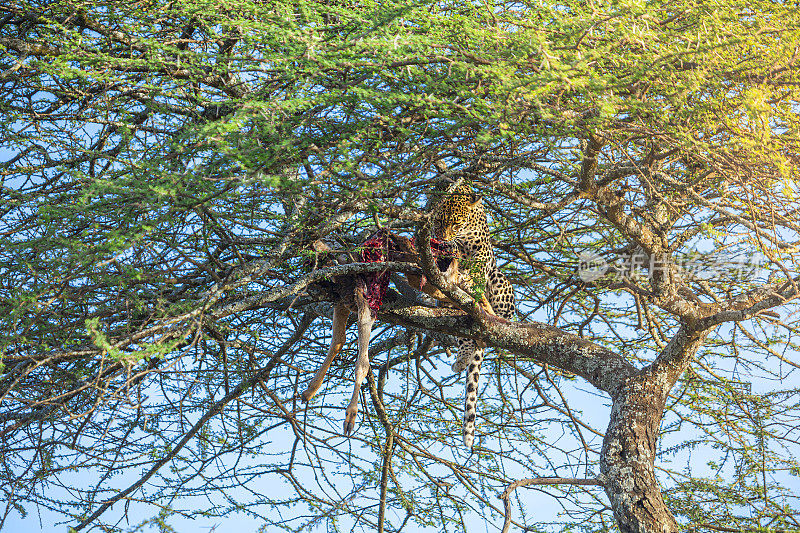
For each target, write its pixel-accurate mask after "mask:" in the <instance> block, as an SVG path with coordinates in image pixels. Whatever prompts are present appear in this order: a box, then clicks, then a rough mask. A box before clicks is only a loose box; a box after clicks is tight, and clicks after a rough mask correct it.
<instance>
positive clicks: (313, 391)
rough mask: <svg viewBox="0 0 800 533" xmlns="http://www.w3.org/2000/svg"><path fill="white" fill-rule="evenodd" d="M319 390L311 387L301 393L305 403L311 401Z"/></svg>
mask: <svg viewBox="0 0 800 533" xmlns="http://www.w3.org/2000/svg"><path fill="white" fill-rule="evenodd" d="M317 390H318V389H317V388H314V387H309V388H307V389H306V391H305V392H304V393H303V394H301V395H300V397H301V398H302V399H303V401H304V402H305V403H308V402H310V401H311V398H313V397H314V395H315V394H316V393H317Z"/></svg>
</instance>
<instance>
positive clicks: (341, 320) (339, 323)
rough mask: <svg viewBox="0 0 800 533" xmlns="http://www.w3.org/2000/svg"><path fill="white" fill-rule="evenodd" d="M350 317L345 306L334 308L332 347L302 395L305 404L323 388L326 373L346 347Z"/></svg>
mask: <svg viewBox="0 0 800 533" xmlns="http://www.w3.org/2000/svg"><path fill="white" fill-rule="evenodd" d="M348 316H350V311H349V310H348V309H347V307H345V306H343V305H337V306H336V307H334V308H333V327H332V328H331V330H332V333H331V347H330V348H329V349H328V357H326V358H325V361H323V363H322V366H320V367H319V370H317V373H316V374H314V377H313V378H312V380H311V383H309V384H308V388H307V389H306V391H305V392H304V393H303V394H302V398H303V401H304V402H308V401H310V400H311V398H313V397H314V395H315V394H316V393H317V391H318V390H319V388H320V387H321V386H322V382H323V381H324V379H325V373H326V372H327V371H328V368H330V366H331V363H333V358H334V357H336V354H338V353H339V350H341V349H342V346H344V331H345V329H346V328H347V317H348Z"/></svg>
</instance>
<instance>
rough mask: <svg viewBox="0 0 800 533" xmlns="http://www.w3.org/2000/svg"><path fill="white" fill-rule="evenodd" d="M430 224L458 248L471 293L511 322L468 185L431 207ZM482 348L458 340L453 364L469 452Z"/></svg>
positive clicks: (509, 300) (479, 206)
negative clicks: (462, 376)
mask: <svg viewBox="0 0 800 533" xmlns="http://www.w3.org/2000/svg"><path fill="white" fill-rule="evenodd" d="M432 223H433V234H434V236H435V237H436V238H438V239H441V240H444V241H453V242H454V243H455V244H456V245H457V246H458V249H459V251H460V253H461V255H462V257H463V258H464V260H463V261H462V267H461V268H464V269H467V268H468V269H469V270H470V274H471V278H472V285H473V292H475V293H480V292H481V291H483V294H484V295H485V296H486V299H487V300H488V302H489V304H490V305H491V306H492V309H493V310H494V313H495V314H496V315H497V316H500V317H502V318H506V319H513V318H514V315H515V313H516V305H515V302H514V288H513V287H512V286H511V283H509V281H508V279H506V277H505V275H503V273H502V272H500V270H499V269H498V268H497V261H496V259H495V255H494V249H493V248H492V242H491V239H490V238H489V226H488V224H487V222H486V212H485V210H484V207H483V203H482V202H481V199H480V198H479V197H478V196H477V195H476V194H475V193H474V192H473V191H472V189H471V188H470V187H469V185H465V184H462V185H460V186H459V187H457V188H456V190H454V191H452V192H450V193H449V194H445V195H444V197H443V198H442V199H441V200H440V201H439V202H438V203H437V204H435V205H434V208H433V213H432ZM484 346H485V345H483V343H480V342H476V341H473V340H471V339H459V343H458V358H457V360H456V362H455V363H453V371H454V372H461V371H462V370H464V369H465V368H466V369H467V387H466V394H465V398H464V422H463V427H462V434H463V438H464V445H465V446H466V447H467V448H470V449H471V448H472V444H473V441H474V439H475V414H476V403H477V395H478V380H479V378H480V371H481V364H482V363H483V349H484Z"/></svg>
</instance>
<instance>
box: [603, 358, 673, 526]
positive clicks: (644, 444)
mask: <svg viewBox="0 0 800 533" xmlns="http://www.w3.org/2000/svg"><path fill="white" fill-rule="evenodd" d="M659 382H661V383H659ZM665 388H666V390H663V389H665ZM668 392H669V387H664V384H663V381H662V380H658V379H656V377H655V376H654V375H653V374H651V373H641V374H637V375H636V376H633V377H631V378H630V379H628V380H627V381H626V383H625V385H624V386H623V387H622V388H621V389H620V391H619V393H618V394H617V395H615V397H614V403H613V406H612V409H611V421H610V422H609V425H608V430H607V431H606V436H605V439H604V441H603V451H602V453H601V459H600V472H601V474H602V475H603V480H604V483H605V488H606V494H607V495H608V498H609V500H610V501H611V507H612V509H613V510H614V517H615V518H616V520H617V524H618V525H619V528H620V530H621V531H622V532H623V533H629V532H630V533H654V532H658V533H671V532H673V531H675V532H676V531H678V524H677V522H676V521H675V518H673V516H672V514H671V513H670V512H669V510H668V509H667V507H666V505H664V500H663V498H662V497H661V490H660V487H659V485H658V481H657V480H656V477H655V470H654V467H653V464H654V459H655V452H656V439H657V437H658V428H659V425H660V424H661V416H662V413H663V407H664V400H665V398H666V396H667V393H668Z"/></svg>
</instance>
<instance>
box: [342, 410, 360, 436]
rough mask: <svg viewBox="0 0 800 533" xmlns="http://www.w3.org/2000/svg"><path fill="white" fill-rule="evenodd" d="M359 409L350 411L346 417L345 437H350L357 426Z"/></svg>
mask: <svg viewBox="0 0 800 533" xmlns="http://www.w3.org/2000/svg"><path fill="white" fill-rule="evenodd" d="M357 414H358V411H354V412H352V413H350V412H348V413H347V414H346V415H345V417H344V435H345V437H349V436H350V433H352V431H353V429H355V427H356V415H357Z"/></svg>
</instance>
